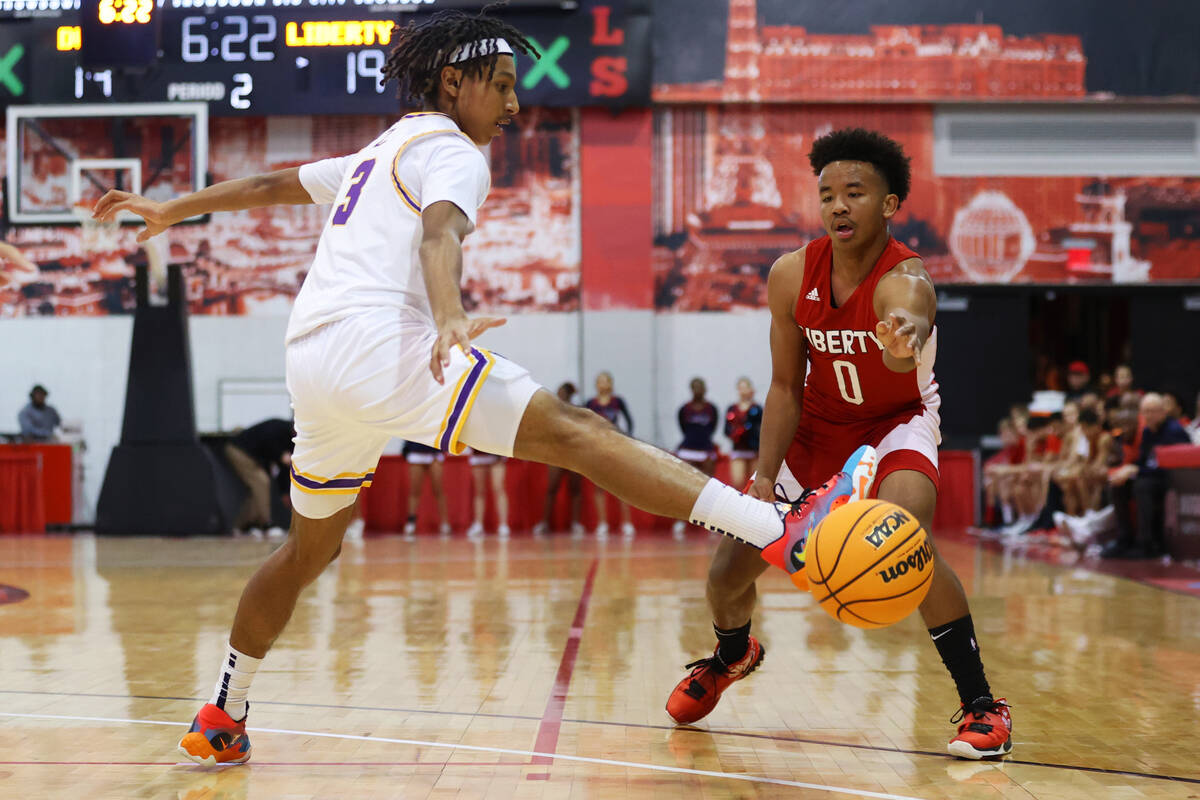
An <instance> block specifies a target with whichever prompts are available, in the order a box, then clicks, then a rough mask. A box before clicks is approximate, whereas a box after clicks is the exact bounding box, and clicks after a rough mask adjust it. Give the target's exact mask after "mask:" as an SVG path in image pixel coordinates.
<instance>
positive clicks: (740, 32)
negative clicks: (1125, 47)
mask: <svg viewBox="0 0 1200 800" xmlns="http://www.w3.org/2000/svg"><path fill="white" fill-rule="evenodd" d="M1086 67H1087V62H1086V59H1085V58H1084V55H1083V47H1082V44H1081V42H1080V37H1079V36H1076V35H1072V34H1067V35H1062V34H1038V35H1032V36H1014V35H1012V34H1006V33H1005V32H1004V30H1003V29H1002V28H1001V27H1000V26H998V25H983V24H976V25H969V24H948V25H872V26H870V33H867V34H828V33H812V32H810V31H809V30H808V29H806V28H805V27H803V26H800V25H761V24H760V23H759V17H758V4H757V0H729V23H728V30H727V31H726V37H725V69H724V74H723V76H722V78H721V80H710V81H703V82H689V83H679V84H671V83H662V84H656V85H655V86H654V90H653V97H654V100H655V102H659V103H678V102H743V101H751V102H755V101H764V102H799V101H805V102H812V101H825V102H845V101H856V100H857V101H862V100H882V101H888V102H894V101H896V100H909V101H911V100H949V99H957V100H967V99H980V100H1016V99H1049V98H1075V97H1082V96H1083V95H1084V94H1085V88H1084V73H1085V70H1086Z"/></svg>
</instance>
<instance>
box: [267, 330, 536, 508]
mask: <svg viewBox="0 0 1200 800" xmlns="http://www.w3.org/2000/svg"><path fill="white" fill-rule="evenodd" d="M436 338H437V332H436V331H435V330H434V329H433V327H432V326H430V325H429V324H428V322H425V321H423V320H420V319H418V318H413V317H409V316H406V315H405V314H404V313H403V312H402V311H398V310H394V309H378V310H374V311H369V312H363V313H358V314H355V315H354V316H351V317H346V318H344V319H341V320H338V321H336V322H332V323H329V324H328V325H324V326H322V327H320V328H318V329H317V330H315V331H313V332H311V333H308V334H306V335H304V336H302V337H300V338H298V339H296V340H294V341H292V342H291V343H289V344H288V346H287V387H288V392H289V393H290V394H291V397H292V408H293V410H294V412H295V416H296V420H295V422H296V449H295V452H294V453H293V454H292V490H291V496H292V508H293V509H295V511H297V512H298V513H300V514H301V515H303V516H305V517H308V518H310V519H323V518H325V517H328V516H331V515H332V514H334V513H336V512H337V511H340V510H341V509H343V508H345V507H347V506H349V505H351V504H352V503H353V502H354V501H355V499H356V498H357V496H358V492H359V490H360V489H361V488H362V487H363V486H370V485H371V480H372V478H373V477H374V473H375V467H376V465H377V464H378V463H379V456H380V455H381V454H382V453H383V448H384V446H385V445H387V443H388V441H389V440H390V439H392V438H393V437H395V438H400V439H406V440H408V441H412V442H420V443H422V444H426V445H429V446H431V447H436V448H438V449H439V450H442V451H443V452H447V453H453V454H458V453H461V452H462V451H463V450H464V449H465V448H466V447H467V446H468V445H469V446H471V447H473V448H475V449H477V450H483V451H486V452H489V453H496V454H498V455H502V456H510V455H512V449H513V442H514V441H515V440H516V437H517V428H518V427H519V426H520V424H521V417H522V416H523V415H524V414H525V408H526V407H527V406H528V405H529V401H530V399H532V397H533V395H534V392H536V391H537V390H538V389H539V388H541V387H540V386H538V384H537V383H535V382H534V380H533V379H532V378H531V377H530V376H529V371H528V370H526V369H525V368H524V367H521V366H518V365H517V364H514V363H513V362H511V361H509V360H508V359H506V358H503V357H502V356H498V355H495V354H493V353H490V352H488V351H487V350H485V349H484V348H482V347H471V348H470V350H469V351H467V352H463V351H462V350H461V349H460V348H457V347H456V348H453V350H452V352H451V357H450V366H448V367H446V368H445V370H444V378H445V382H444V383H440V384H439V383H438V382H437V381H435V380H434V379H433V373H432V372H430V369H429V362H430V358H431V356H432V353H433V344H434V341H435V340H436Z"/></svg>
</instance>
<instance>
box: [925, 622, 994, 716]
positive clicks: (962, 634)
mask: <svg viewBox="0 0 1200 800" xmlns="http://www.w3.org/2000/svg"><path fill="white" fill-rule="evenodd" d="M929 637H930V638H931V639H933V643H934V645H936V646H937V650H938V655H940V656H941V657H942V663H943V664H945V665H946V669H947V670H949V671H950V677H951V678H953V679H954V685H955V686H956V687H957V688H958V699H959V700H961V701H962V703H963V705H967V706H969V705H971V703H972V702H974V701H975V700H978V699H979V698H982V697H987V698H991V696H992V690H991V687H989V686H988V682H987V677H986V676H985V675H984V674H983V661H981V660H980V658H979V645H978V644H976V642H975V625H974V623H972V622H971V615H970V614H967V615H966V616H965V617H962V618H961V619H956V620H954V621H953V622H947V623H946V624H945V625H939V626H937V627H936V628H930V629H929Z"/></svg>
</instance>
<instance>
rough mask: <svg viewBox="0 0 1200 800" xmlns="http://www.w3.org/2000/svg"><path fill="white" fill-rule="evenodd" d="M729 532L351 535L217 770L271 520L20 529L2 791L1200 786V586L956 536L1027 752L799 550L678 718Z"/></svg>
mask: <svg viewBox="0 0 1200 800" xmlns="http://www.w3.org/2000/svg"><path fill="white" fill-rule="evenodd" d="M714 544H715V543H714V541H713V540H712V539H711V538H710V537H709V536H708V535H707V534H704V533H701V532H692V533H690V534H689V536H688V538H687V540H686V541H685V542H675V541H671V540H669V539H667V538H662V537H651V536H646V537H640V538H638V539H636V540H634V541H633V542H626V541H623V540H621V539H610V540H608V541H607V542H596V541H595V540H591V539H588V540H583V541H572V540H569V539H567V538H555V537H551V538H548V539H545V540H533V539H530V538H527V537H525V538H521V537H518V538H516V539H514V540H512V541H510V542H507V543H501V542H498V541H495V540H494V539H488V540H486V541H484V542H483V543H479V544H476V543H468V542H467V541H465V540H464V539H462V538H461V537H457V538H455V539H452V540H449V541H444V540H439V539H437V538H426V539H420V540H418V541H417V542H413V543H410V542H405V541H403V540H401V539H399V538H395V537H383V538H372V539H368V540H367V541H366V542H365V543H363V544H361V545H348V546H347V547H346V549H345V551H344V553H343V555H342V557H341V559H340V560H339V561H338V562H337V563H336V564H335V565H334V566H332V567H331V568H330V569H329V570H328V571H327V572H326V573H325V574H324V575H323V576H322V577H321V579H320V580H319V581H318V582H317V583H316V584H315V585H314V586H313V587H312V588H311V589H310V590H309V591H308V592H307V593H306V594H305V595H304V596H303V598H302V600H301V604H300V606H299V608H298V609H297V612H296V614H295V616H294V618H293V619H292V623H291V626H290V628H289V629H288V630H287V631H286V632H285V634H284V636H283V637H282V638H281V640H280V642H279V643H278V644H277V646H276V648H275V650H274V651H272V653H271V654H270V656H269V658H268V659H267V661H266V663H265V664H264V667H263V669H262V670H261V671H260V672H259V674H258V679H257V681H256V683H255V686H254V690H253V692H252V694H251V705H252V708H251V716H250V725H251V731H252V734H251V736H252V741H253V745H254V757H253V760H252V761H251V762H250V764H248V765H246V766H238V767H227V768H223V769H217V770H206V769H202V768H199V767H196V766H194V765H181V764H179V763H177V762H178V759H177V757H176V755H175V749H174V745H175V742H176V741H177V740H178V738H179V736H180V735H181V734H182V733H183V732H184V731H185V730H186V727H185V726H186V725H187V724H188V723H189V722H190V720H191V717H192V715H193V714H194V713H195V711H196V709H197V707H198V705H199V704H200V703H201V702H203V701H204V700H205V699H207V697H208V696H209V692H210V690H211V683H212V680H213V679H214V676H215V670H216V667H217V664H216V661H217V660H218V659H219V658H220V655H221V652H222V646H223V643H224V641H225V637H226V635H227V632H228V626H229V623H230V620H231V615H232V613H233V609H234V606H235V604H236V602H237V598H238V593H239V591H240V588H241V586H242V584H243V582H244V581H245V580H246V578H247V577H248V576H249V575H250V573H251V572H252V571H253V569H254V567H255V566H256V565H257V564H258V563H259V562H260V561H261V559H262V558H263V557H264V556H265V555H266V554H267V553H268V552H269V551H270V550H271V549H272V548H273V547H274V546H275V543H273V542H269V541H256V540H251V539H235V540H217V539H202V540H166V539H104V538H95V537H92V536H90V535H77V536H74V537H36V538H34V537H0V584H3V585H4V586H7V587H10V588H7V589H5V588H3V587H0V598H7V599H8V600H10V601H15V602H8V603H5V604H3V605H0V797H12V798H89V799H90V798H172V799H174V798H180V800H259V799H260V798H263V799H269V800H296V799H300V798H321V799H322V800H333V799H335V798H354V800H364V799H365V798H426V797H428V798H476V797H479V798H485V797H486V798H509V797H514V798H609V797H614V798H617V797H619V798H626V797H629V798H643V797H645V798H673V797H690V798H758V797H763V798H767V797H780V798H797V797H812V798H848V797H867V798H923V799H932V798H955V799H960V798H961V799H964V800H970V799H972V798H1022V799H1023V800H1027V799H1028V798H1086V799H1087V800H1100V798H1200V736H1198V735H1197V731H1196V720H1197V717H1198V716H1200V598H1198V597H1195V596H1190V595H1187V594H1184V593H1178V592H1172V591H1167V590H1164V589H1163V588H1159V587H1155V586H1152V585H1148V584H1146V583H1141V582H1135V581H1132V580H1128V579H1125V578H1121V577H1117V576H1113V575H1105V574H1101V573H1099V572H1096V571H1093V570H1091V569H1087V568H1085V567H1081V566H1059V565H1053V564H1048V563H1043V562H1040V561H1035V560H1029V559H1026V558H1024V557H1022V556H1020V555H1019V554H1014V553H1003V552H993V551H991V550H988V549H985V548H983V547H981V546H979V545H977V544H975V543H973V542H969V541H965V540H958V539H955V540H952V541H945V542H943V543H942V548H943V552H944V553H945V554H946V555H947V557H948V558H949V559H950V560H951V562H952V563H953V564H954V565H955V567H956V569H958V571H959V575H960V577H961V578H962V580H963V583H964V585H965V586H966V587H967V591H968V593H969V594H970V596H971V599H972V606H973V611H974V616H975V621H976V628H977V630H978V632H979V636H980V639H981V645H982V647H983V652H984V657H985V663H986V664H987V666H988V673H989V677H990V679H991V681H992V685H993V687H994V688H995V689H996V690H997V693H998V694H1003V695H1006V696H1007V697H1008V699H1009V701H1010V703H1011V704H1012V707H1013V717H1014V720H1015V737H1014V740H1015V742H1016V744H1015V749H1014V752H1013V755H1012V757H1010V758H1009V759H1008V760H1007V761H1005V762H1001V763H991V762H981V763H973V762H963V761H956V760H954V759H952V758H950V757H949V756H948V755H946V754H945V749H944V748H945V743H946V740H947V738H948V737H949V736H950V734H951V730H952V728H951V725H950V724H949V722H948V719H949V717H950V715H951V714H952V712H953V711H954V710H955V707H956V701H955V697H954V694H953V687H952V684H951V682H950V680H949V678H948V677H947V676H946V674H945V672H944V670H943V668H942V665H941V662H940V661H939V659H938V657H937V653H936V651H935V649H934V648H933V646H932V645H931V644H930V642H929V640H928V637H927V635H926V634H925V632H924V630H923V628H922V626H921V625H920V623H919V621H918V620H917V619H915V618H912V619H909V620H906V621H905V622H903V623H901V624H899V625H897V626H894V627H893V628H890V629H887V630H882V631H872V632H863V631H858V630H855V629H852V628H848V627H845V626H842V625H840V624H839V623H836V622H834V621H833V620H831V619H829V618H827V617H826V616H825V615H824V614H823V613H822V612H821V611H820V610H819V609H817V608H816V607H815V605H814V604H813V602H812V600H811V598H810V597H809V596H808V595H806V594H801V593H798V592H797V591H795V590H794V589H793V588H792V587H791V584H790V583H788V582H787V581H786V578H784V577H783V576H782V575H770V576H769V577H768V578H767V579H765V580H764V581H763V583H762V584H760V598H761V604H760V608H759V611H758V614H757V616H756V618H755V630H756V632H757V633H758V634H759V635H760V636H761V637H762V639H763V640H764V642H765V644H766V646H767V649H768V655H767V658H766V661H765V663H764V666H763V668H762V669H760V670H759V671H758V672H757V673H755V674H754V675H753V676H752V677H751V678H749V679H748V680H746V681H744V682H742V683H740V684H738V685H737V686H735V687H734V688H733V689H732V690H731V691H730V692H729V693H728V694H727V695H726V696H725V698H724V699H723V700H722V703H721V705H720V706H719V707H718V708H717V710H716V711H715V712H714V713H713V714H712V715H711V716H710V717H709V718H708V719H707V720H705V721H704V722H703V723H702V725H701V726H700V727H699V728H696V729H676V728H674V727H673V726H672V725H671V724H670V722H669V720H668V718H667V716H666V714H665V712H664V711H663V703H664V701H665V699H666V695H667V693H668V692H669V691H670V689H671V687H672V686H673V685H674V683H675V682H676V681H677V680H678V679H679V677H680V676H681V675H682V665H683V664H684V663H685V662H687V661H690V660H692V659H694V658H697V657H700V656H701V655H703V654H704V653H705V652H706V651H707V650H709V649H710V648H711V646H712V634H711V630H710V623H709V617H708V614H707V613H706V610H705V603H704V581H703V578H704V574H705V570H706V567H707V562H708V555H709V553H710V552H711V550H712V548H713V546H714ZM1197 579H1198V580H1200V575H1198V576H1197ZM11 587H15V589H14V588H11ZM23 592H28V597H25V598H24V599H21V597H22V594H23Z"/></svg>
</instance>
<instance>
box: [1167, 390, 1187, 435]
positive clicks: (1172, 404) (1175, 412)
mask: <svg viewBox="0 0 1200 800" xmlns="http://www.w3.org/2000/svg"><path fill="white" fill-rule="evenodd" d="M1161 394H1162V399H1163V410H1164V411H1165V412H1166V414H1167V419H1176V420H1179V424H1180V425H1182V426H1184V427H1185V428H1186V427H1187V425H1188V423H1189V422H1191V420H1189V419H1188V418H1187V417H1185V416H1184V415H1183V406H1181V405H1180V404H1179V398H1178V397H1176V396H1175V394H1174V393H1173V392H1161Z"/></svg>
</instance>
